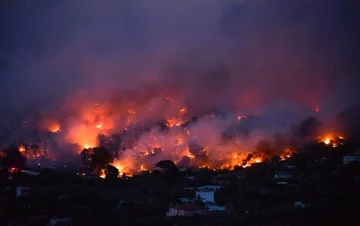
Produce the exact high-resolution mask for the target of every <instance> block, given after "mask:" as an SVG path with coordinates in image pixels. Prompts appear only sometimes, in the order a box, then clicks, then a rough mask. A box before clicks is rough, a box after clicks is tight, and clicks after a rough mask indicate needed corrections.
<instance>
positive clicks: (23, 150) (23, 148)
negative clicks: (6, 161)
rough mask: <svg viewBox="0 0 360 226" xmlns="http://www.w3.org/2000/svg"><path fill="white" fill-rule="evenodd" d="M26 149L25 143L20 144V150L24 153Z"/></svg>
mask: <svg viewBox="0 0 360 226" xmlns="http://www.w3.org/2000/svg"><path fill="white" fill-rule="evenodd" d="M25 151H26V149H25V147H24V146H23V145H20V146H19V152H20V153H22V154H23V153H25Z"/></svg>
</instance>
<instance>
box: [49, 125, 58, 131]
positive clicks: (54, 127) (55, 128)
mask: <svg viewBox="0 0 360 226" xmlns="http://www.w3.org/2000/svg"><path fill="white" fill-rule="evenodd" d="M50 131H51V132H52V133H57V132H59V131H60V126H59V125H54V126H53V127H51V128H50Z"/></svg>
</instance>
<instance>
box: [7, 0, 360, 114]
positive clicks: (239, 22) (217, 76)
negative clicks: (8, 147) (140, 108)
mask: <svg viewBox="0 0 360 226" xmlns="http://www.w3.org/2000/svg"><path fill="white" fill-rule="evenodd" d="M358 9H359V3H358V2H357V1H346V2H345V1H340V0H339V1H337V0H326V1H325V0H318V1H312V0H295V1H286V0H275V1H266V0H253V1H251V0H248V1H246V0H242V1H241V0H238V1H236V0H232V1H231V0H225V1H216V0H199V1H190V0H189V1H178V2H170V1H165V0H156V1H145V0H132V1H125V0H124V1H112V0H108V1H105V2H100V1H95V0H90V1H86V2H85V1H70V0H64V1H60V2H57V3H54V2H49V1H37V2H36V3H33V2H32V3H30V2H29V1H20V0H18V1H5V3H2V5H1V16H0V18H1V30H2V32H1V35H0V40H1V43H0V44H1V50H2V51H1V53H0V54H1V55H0V56H1V58H0V59H1V62H0V73H1V77H0V79H1V82H0V86H1V89H0V92H1V93H0V94H1V100H0V101H1V102H0V103H1V105H2V106H3V107H4V108H6V109H9V106H10V107H11V108H12V109H14V111H16V112H18V111H20V112H23V111H25V110H26V109H29V108H30V109H37V110H38V111H39V109H40V111H46V112H52V113H53V114H55V113H54V112H55V110H56V111H57V110H58V109H64V108H68V107H69V104H68V103H69V102H72V104H74V103H73V101H74V100H73V97H74V96H79V95H80V96H82V97H83V98H85V97H86V98H91V99H96V100H106V101H107V100H110V99H111V100H114V99H116V98H118V97H116V96H117V95H122V94H124V93H127V94H128V93H136V95H137V96H140V97H141V98H140V99H146V98H148V97H149V96H150V97H151V98H149V99H150V100H147V101H150V102H151V101H153V102H155V103H158V101H157V97H158V96H160V94H159V93H162V94H161V95H165V94H166V95H171V96H172V97H174V99H177V100H178V101H180V102H181V103H182V104H183V105H186V106H188V107H189V109H193V110H194V111H196V110H199V109H200V110H202V109H211V108H214V107H229V108H236V109H238V110H241V111H244V112H245V111H248V110H249V109H251V111H255V112H263V111H264V109H268V108H269V107H270V108H272V107H273V106H276V109H277V110H273V111H272V112H276V111H280V112H283V111H282V110H284V111H285V112H289V111H293V112H296V114H299V112H303V115H308V114H311V113H314V112H315V111H314V109H315V108H316V107H319V108H320V113H319V114H320V117H323V116H329V115H333V114H335V113H337V112H338V111H339V109H342V108H345V107H347V106H349V105H352V104H356V103H357V102H358V99H357V94H358V91H357V89H356V88H357V86H358V84H359V78H358V76H357V75H358V73H357V72H358V66H357V62H356V61H355V59H356V57H357V56H359V51H358V50H359V42H358V40H359V38H360V36H359V32H358V31H357V30H356V22H355V21H357V20H358V19H359V13H358V11H357V10H358ZM139 93H140V94H139ZM164 93H165V94H164ZM158 94H159V95H158ZM81 100H83V99H81ZM80 102H81V101H80ZM133 102H137V104H138V105H141V103H140V104H139V103H138V102H139V101H138V99H136V100H134V101H133ZM289 102H291V103H292V104H289ZM294 103H296V104H294ZM64 106H65V107H64ZM288 108H291V109H290V110H289V109H288ZM299 109H301V110H299ZM18 114H19V116H18V117H20V118H21V114H22V113H18ZM273 115H274V117H275V116H278V114H275V113H274V114H273ZM13 116H14V114H9V117H13Z"/></svg>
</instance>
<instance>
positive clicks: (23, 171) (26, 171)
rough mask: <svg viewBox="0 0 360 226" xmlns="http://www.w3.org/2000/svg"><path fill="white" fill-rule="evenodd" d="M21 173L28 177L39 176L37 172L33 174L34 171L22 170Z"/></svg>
mask: <svg viewBox="0 0 360 226" xmlns="http://www.w3.org/2000/svg"><path fill="white" fill-rule="evenodd" d="M21 172H22V173H25V174H28V175H30V176H38V175H40V173H39V172H35V171H32V170H22V171H21Z"/></svg>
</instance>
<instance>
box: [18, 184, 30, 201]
mask: <svg viewBox="0 0 360 226" xmlns="http://www.w3.org/2000/svg"><path fill="white" fill-rule="evenodd" d="M30 194H31V189H30V188H28V187H25V186H22V187H17V188H16V198H17V199H19V198H20V197H24V196H29V195H30Z"/></svg>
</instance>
